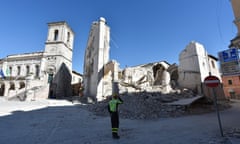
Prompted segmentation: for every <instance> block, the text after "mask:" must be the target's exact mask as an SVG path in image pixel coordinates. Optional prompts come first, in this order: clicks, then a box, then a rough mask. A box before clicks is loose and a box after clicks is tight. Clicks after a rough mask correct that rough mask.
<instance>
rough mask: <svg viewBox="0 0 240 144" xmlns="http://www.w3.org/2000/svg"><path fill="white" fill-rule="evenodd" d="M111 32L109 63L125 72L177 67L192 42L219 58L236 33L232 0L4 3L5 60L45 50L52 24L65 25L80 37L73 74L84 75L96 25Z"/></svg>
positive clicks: (0, 25) (0, 14) (0, 31)
mask: <svg viewBox="0 0 240 144" xmlns="http://www.w3.org/2000/svg"><path fill="white" fill-rule="evenodd" d="M99 17H105V19H106V21H107V23H108V25H109V26H110V28H111V43H110V58H111V59H115V60H117V61H118V62H119V63H120V67H121V68H124V67H125V66H136V65H139V64H145V63H150V62H157V61H163V60H165V61H167V62H169V63H170V64H173V63H177V64H178V58H179V53H180V52H181V51H182V50H183V49H184V48H185V47H186V45H188V43H189V42H190V41H193V40H194V41H197V42H199V43H201V44H203V45H204V47H205V48H206V50H207V51H208V53H209V54H212V55H214V56H216V57H217V53H218V52H219V51H222V50H225V49H227V48H228V45H229V43H230V40H231V39H232V38H234V36H235V35H236V33H237V29H236V27H235V25H234V24H233V20H234V15H233V11H232V7H231V3H230V1H229V0H1V4H0V18H1V19H0V44H1V46H0V58H5V57H6V56H7V55H11V54H22V53H31V52H37V51H43V50H44V43H45V41H46V38H47V31H48V27H47V23H48V22H56V21H66V22H67V23H68V24H69V26H70V27H71V28H72V29H73V31H74V32H75V41H74V49H73V70H75V71H77V72H79V73H82V72H83V61H84V52H85V48H86V45H87V39H88V34H89V30H90V27H91V23H92V22H93V21H96V20H98V19H99Z"/></svg>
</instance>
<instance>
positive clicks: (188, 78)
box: [178, 42, 220, 91]
mask: <svg viewBox="0 0 240 144" xmlns="http://www.w3.org/2000/svg"><path fill="white" fill-rule="evenodd" d="M212 63H214V65H215V67H213V65H212ZM178 72H179V79H178V83H179V85H180V86H181V87H185V88H190V89H193V90H197V91H201V84H202V83H203V82H204V79H205V78H206V77H207V76H209V72H211V74H212V75H215V76H217V77H219V78H220V74H219V71H218V67H217V62H216V60H215V59H213V58H211V57H210V56H209V55H208V53H207V51H206V50H205V48H204V47H203V45H202V44H200V43H197V42H190V43H189V44H188V45H187V46H186V48H185V49H184V50H183V51H182V52H181V53H180V55H179V67H178Z"/></svg>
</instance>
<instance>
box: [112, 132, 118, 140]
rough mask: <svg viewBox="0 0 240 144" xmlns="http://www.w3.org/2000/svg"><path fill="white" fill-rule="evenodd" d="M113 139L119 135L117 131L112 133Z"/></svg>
mask: <svg viewBox="0 0 240 144" xmlns="http://www.w3.org/2000/svg"><path fill="white" fill-rule="evenodd" d="M112 137H113V139H119V138H120V137H119V136H118V133H112Z"/></svg>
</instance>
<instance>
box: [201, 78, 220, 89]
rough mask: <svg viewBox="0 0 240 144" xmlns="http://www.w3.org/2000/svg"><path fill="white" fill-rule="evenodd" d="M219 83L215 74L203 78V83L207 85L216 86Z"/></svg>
mask: <svg viewBox="0 0 240 144" xmlns="http://www.w3.org/2000/svg"><path fill="white" fill-rule="evenodd" d="M219 83H220V80H219V78H218V77H216V76H208V77H206V78H205V79H204V84H205V85H207V86H208V87H217V86H218V85H219Z"/></svg>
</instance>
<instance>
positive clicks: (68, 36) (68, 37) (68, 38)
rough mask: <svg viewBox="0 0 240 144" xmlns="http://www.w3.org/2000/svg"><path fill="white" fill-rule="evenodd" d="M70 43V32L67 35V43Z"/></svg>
mask: <svg viewBox="0 0 240 144" xmlns="http://www.w3.org/2000/svg"><path fill="white" fill-rule="evenodd" d="M69 41H70V32H68V33H67V42H69Z"/></svg>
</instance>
